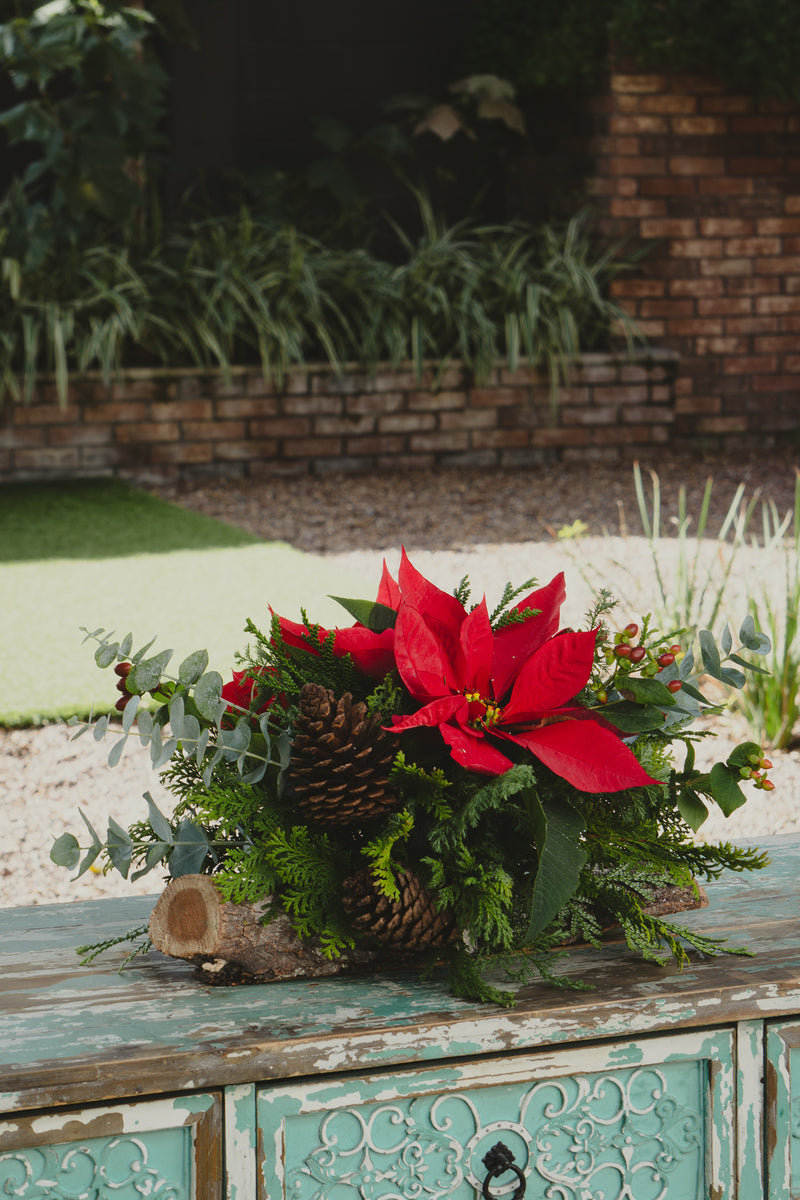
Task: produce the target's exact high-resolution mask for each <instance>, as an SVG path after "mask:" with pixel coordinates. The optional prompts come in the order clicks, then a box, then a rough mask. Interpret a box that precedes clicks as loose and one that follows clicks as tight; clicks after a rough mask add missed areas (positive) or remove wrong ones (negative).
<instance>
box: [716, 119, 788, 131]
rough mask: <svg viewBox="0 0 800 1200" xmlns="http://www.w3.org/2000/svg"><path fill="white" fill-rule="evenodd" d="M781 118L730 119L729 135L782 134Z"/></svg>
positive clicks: (783, 122)
mask: <svg viewBox="0 0 800 1200" xmlns="http://www.w3.org/2000/svg"><path fill="white" fill-rule="evenodd" d="M784 126H785V121H784V119H783V117H762V116H759V117H740V116H735V117H733V116H732V117H731V119H730V128H731V133H782V132H783V129H784Z"/></svg>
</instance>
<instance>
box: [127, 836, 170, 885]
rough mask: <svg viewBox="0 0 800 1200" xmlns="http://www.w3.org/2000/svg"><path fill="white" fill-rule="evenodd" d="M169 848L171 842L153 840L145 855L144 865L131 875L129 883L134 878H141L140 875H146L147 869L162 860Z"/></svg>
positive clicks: (155, 865) (151, 868)
mask: <svg viewBox="0 0 800 1200" xmlns="http://www.w3.org/2000/svg"><path fill="white" fill-rule="evenodd" d="M171 849H172V842H153V844H152V846H150V847H149V848H148V851H147V854H146V855H145V859H144V865H143V866H141V867H139V869H138V870H137V871H134V872H133V874H132V875H131V883H133V882H134V880H136V879H141V877H142V875H147V874H148V872H149V871H152V870H153V867H157V866H158V864H159V863H162V862H164V860H165V858H166V857H167V855H168V854H169V852H170V850H171Z"/></svg>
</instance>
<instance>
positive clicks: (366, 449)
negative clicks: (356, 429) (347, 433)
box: [344, 434, 405, 454]
mask: <svg viewBox="0 0 800 1200" xmlns="http://www.w3.org/2000/svg"><path fill="white" fill-rule="evenodd" d="M344 445H345V453H346V454H400V453H401V452H402V451H403V450H404V449H405V438H404V437H402V436H401V435H400V434H396V435H393V434H386V435H385V436H383V437H382V436H380V435H377V436H368V437H352V438H345V443H344Z"/></svg>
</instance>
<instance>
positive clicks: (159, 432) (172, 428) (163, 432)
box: [114, 421, 181, 443]
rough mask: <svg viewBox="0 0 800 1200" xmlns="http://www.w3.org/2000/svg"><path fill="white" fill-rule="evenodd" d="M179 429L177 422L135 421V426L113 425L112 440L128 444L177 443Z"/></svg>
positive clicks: (179, 433) (179, 434)
mask: <svg viewBox="0 0 800 1200" xmlns="http://www.w3.org/2000/svg"><path fill="white" fill-rule="evenodd" d="M180 437H181V429H180V425H179V424H178V422H177V421H172V422H169V421H137V422H136V424H135V425H133V424H125V425H119V424H118V425H115V427H114V440H115V441H117V442H122V443H129V442H159V443H160V442H177V441H180Z"/></svg>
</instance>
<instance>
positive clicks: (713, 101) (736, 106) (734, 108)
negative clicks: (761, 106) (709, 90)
mask: <svg viewBox="0 0 800 1200" xmlns="http://www.w3.org/2000/svg"><path fill="white" fill-rule="evenodd" d="M701 107H702V110H703V112H707V113H751V112H752V111H753V101H752V99H751V97H749V96H703V97H702V100H701Z"/></svg>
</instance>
